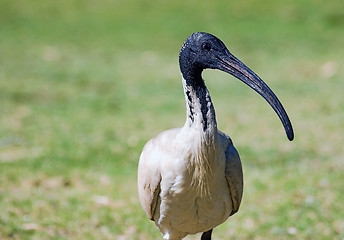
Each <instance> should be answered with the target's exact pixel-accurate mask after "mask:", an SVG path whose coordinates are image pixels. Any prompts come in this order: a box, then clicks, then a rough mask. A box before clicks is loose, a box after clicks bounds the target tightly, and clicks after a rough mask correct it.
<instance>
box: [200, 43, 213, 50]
mask: <svg viewBox="0 0 344 240" xmlns="http://www.w3.org/2000/svg"><path fill="white" fill-rule="evenodd" d="M202 48H203V49H204V50H207V51H210V49H211V44H210V43H208V42H204V43H202Z"/></svg>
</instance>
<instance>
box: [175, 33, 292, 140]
mask: <svg viewBox="0 0 344 240" xmlns="http://www.w3.org/2000/svg"><path fill="white" fill-rule="evenodd" d="M179 64H180V70H181V72H182V75H183V78H184V79H186V80H187V81H189V82H190V81H194V80H195V81H197V79H200V78H201V73H202V71H203V70H204V69H206V68H212V69H219V70H221V71H224V72H227V73H229V74H231V75H233V76H234V77H236V78H238V79H239V80H241V81H242V82H244V83H245V84H247V85H248V86H249V87H251V88H252V89H254V90H255V91H256V92H258V93H259V94H260V95H261V96H262V97H263V98H264V99H265V100H266V101H267V102H268V103H269V104H270V105H271V107H272V108H273V109H274V110H275V112H276V113H277V115H278V116H279V118H280V119H281V121H282V124H283V126H284V129H285V131H286V134H287V136H288V139H289V140H293V138H294V131H293V128H292V125H291V122H290V120H289V117H288V115H287V113H286V112H285V110H284V108H283V106H282V104H281V103H280V101H279V100H278V98H277V97H276V95H275V94H274V93H273V92H272V91H271V89H270V88H269V87H268V86H267V85H266V84H265V83H264V82H263V80H262V79H261V78H260V77H258V75H257V74H255V73H254V72H253V71H252V70H251V69H250V68H249V67H247V66H246V65H245V64H244V63H242V62H241V61H240V60H239V59H237V58H236V57H235V56H233V55H232V54H231V53H230V52H229V50H228V49H227V48H226V46H225V44H224V43H223V42H222V41H221V40H220V39H218V38H217V37H215V36H214V35H211V34H209V33H204V32H196V33H193V34H191V36H189V37H188V38H187V39H186V41H185V43H184V44H183V46H182V48H181V50H180V53H179Z"/></svg>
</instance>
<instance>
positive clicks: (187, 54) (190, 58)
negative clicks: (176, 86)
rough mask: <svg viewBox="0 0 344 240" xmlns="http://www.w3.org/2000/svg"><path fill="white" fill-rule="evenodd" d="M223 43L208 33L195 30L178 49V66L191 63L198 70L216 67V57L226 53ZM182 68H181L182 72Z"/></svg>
mask: <svg viewBox="0 0 344 240" xmlns="http://www.w3.org/2000/svg"><path fill="white" fill-rule="evenodd" d="M228 53H229V51H228V49H227V48H226V46H225V44H224V43H223V42H222V41H221V40H220V39H218V38H217V37H215V36H214V35H211V34H209V33H204V32H196V33H193V34H191V36H190V37H188V38H187V39H186V41H185V43H184V45H183V47H182V49H181V50H180V54H179V61H180V67H181V68H182V67H183V65H190V64H191V65H192V66H193V68H196V69H197V70H198V71H202V70H203V69H206V68H217V65H218V60H217V57H218V56H221V55H223V54H228ZM183 70H184V71H185V70H186V69H181V71H182V73H183Z"/></svg>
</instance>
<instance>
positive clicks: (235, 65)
mask: <svg viewBox="0 0 344 240" xmlns="http://www.w3.org/2000/svg"><path fill="white" fill-rule="evenodd" d="M216 58H217V60H218V65H217V68H218V69H219V70H221V71H224V72H227V73H229V74H231V75H233V76H234V77H236V78H238V79H240V80H241V81H243V82H244V83H245V84H247V85H248V86H249V87H251V88H252V89H253V90H255V91H256V92H257V93H259V94H260V95H261V96H262V97H263V98H264V99H265V100H266V101H267V102H268V103H269V104H270V106H271V107H272V108H273V109H274V110H275V112H276V113H277V115H278V117H279V118H280V120H281V121H282V124H283V126H284V129H285V132H286V134H287V137H288V139H289V140H290V141H292V140H293V139H294V131H293V127H292V125H291V122H290V120H289V117H288V115H287V113H286V111H285V110H284V108H283V106H282V104H281V102H280V101H279V100H278V98H277V97H276V95H275V94H274V93H273V91H272V90H271V89H270V88H269V87H268V85H266V83H265V82H264V81H263V80H262V79H261V78H260V77H258V75H257V74H255V73H254V72H253V71H252V70H251V69H250V68H249V67H247V66H246V65H245V64H243V63H242V62H241V61H240V60H239V59H237V58H236V57H234V56H233V55H232V54H231V53H230V52H229V51H228V50H227V52H226V54H225V55H222V56H218V57H216Z"/></svg>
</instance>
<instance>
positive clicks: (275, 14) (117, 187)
mask: <svg viewBox="0 0 344 240" xmlns="http://www.w3.org/2000/svg"><path fill="white" fill-rule="evenodd" d="M343 29H344V4H343V1H341V0H333V1H329V2H326V3H325V2H323V1H320V0H315V1H312V0H300V1H296V0H292V1H272V0H267V1H264V2H259V1H255V0H249V1H231V2H229V1H224V0H216V1H211V2H210V1H208V2H203V3H202V2H200V1H192V0H184V1H146V2H144V1H137V0H127V1H119V0H113V1H110V0H104V1H92V0H86V1H81V0H73V1H67V0H61V1H56V2H53V1H43V0H37V1H24V0H17V1H11V0H2V2H1V7H0V56H1V57H0V100H1V105H0V106H1V108H0V239H6V240H7V239H116V240H127V239H130V240H132V239H135V240H145V239H147V240H148V239H149V240H150V239H161V235H160V233H159V231H158V230H157V229H156V228H155V226H154V224H153V222H151V221H149V220H148V218H147V217H146V216H145V214H144V212H143V210H142V209H141V206H140V203H139V200H138V194H137V188H136V171H137V163H138V158H139V155H140V152H141V150H142V148H143V146H144V144H145V143H146V142H147V141H148V140H149V139H150V138H152V137H154V136H155V135H156V134H158V133H159V132H161V131H163V130H166V129H169V128H173V127H179V126H182V125H183V124H184V121H185V103H184V96H183V89H182V85H181V76H180V72H179V66H178V53H179V49H180V47H181V45H182V44H183V42H184V41H185V39H186V38H187V36H189V35H190V34H191V33H192V32H195V31H206V32H210V33H213V34H214V35H216V36H218V37H219V38H220V39H222V40H223V42H225V44H226V45H227V47H228V48H229V49H230V51H231V52H232V53H233V54H234V55H235V56H237V57H238V58H239V59H241V60H242V61H243V62H245V63H246V64H247V65H248V66H249V67H251V68H252V69H253V70H254V71H255V72H256V73H257V74H258V75H259V76H261V78H262V79H263V80H264V81H265V82H266V83H267V84H268V85H269V86H270V87H271V88H272V89H273V90H274V92H275V93H276V95H277V96H278V97H279V98H280V100H281V102H282V103H283V105H284V107H285V108H286V110H287V112H288V114H289V116H290V118H291V121H292V123H293V126H294V130H295V140H294V141H293V142H289V141H288V140H287V138H286V136H285V133H284V130H283V127H282V125H281V123H280V121H279V119H278V117H277V116H276V114H275V113H274V112H273V110H272V109H271V108H270V106H269V105H268V104H267V103H266V102H265V101H264V100H263V99H262V98H261V97H260V96H258V95H257V94H256V93H254V91H252V90H251V89H249V88H248V87H247V86H245V85H244V84H242V83H241V82H240V81H238V80H236V79H234V78H233V77H230V76H229V75H227V74H224V73H221V72H218V71H212V70H208V71H206V72H205V73H204V78H205V80H206V84H207V86H208V88H209V90H210V93H211V96H212V99H213V102H214V105H215V108H216V113H217V120H218V126H219V128H220V129H221V130H222V131H224V132H226V133H227V134H229V135H230V136H231V138H232V139H233V141H234V144H235V146H236V148H237V149H238V151H239V153H240V156H241V159H242V163H243V168H244V181H245V189H244V196H243V202H242V205H241V208H240V210H239V212H238V213H237V214H236V215H234V216H233V217H231V218H230V219H229V220H228V221H227V222H226V223H224V224H223V225H221V226H220V227H218V228H216V229H215V230H214V239H265V240H266V239H338V240H342V239H344V174H343V173H344V148H343V143H344V98H343V89H344V68H343V67H342V66H344V58H343V56H344V48H343V42H344V31H343ZM199 237H200V236H199V235H194V236H189V237H187V238H186V239H199Z"/></svg>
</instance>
